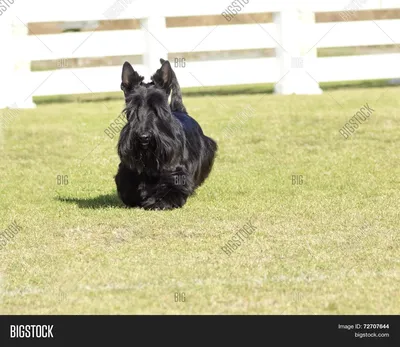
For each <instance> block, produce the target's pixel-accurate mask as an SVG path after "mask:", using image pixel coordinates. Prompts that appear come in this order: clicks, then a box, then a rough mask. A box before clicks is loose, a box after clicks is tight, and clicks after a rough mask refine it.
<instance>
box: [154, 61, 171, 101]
mask: <svg viewBox="0 0 400 347" xmlns="http://www.w3.org/2000/svg"><path fill="white" fill-rule="evenodd" d="M160 63H161V64H162V65H161V67H160V68H159V69H158V70H157V71H156V73H155V74H154V75H153V76H152V77H151V80H152V81H153V82H154V83H155V84H156V85H158V86H159V87H161V88H162V89H164V90H165V92H166V93H167V94H168V95H169V93H170V92H171V84H172V82H173V79H174V76H175V73H174V71H173V70H172V67H171V64H170V63H169V61H168V60H164V59H160Z"/></svg>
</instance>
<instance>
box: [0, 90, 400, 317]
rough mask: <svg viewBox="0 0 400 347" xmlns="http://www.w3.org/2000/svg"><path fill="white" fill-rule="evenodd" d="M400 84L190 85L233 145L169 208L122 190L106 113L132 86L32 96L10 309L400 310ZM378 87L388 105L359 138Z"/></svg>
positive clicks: (225, 145)
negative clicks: (114, 94) (108, 96)
mask: <svg viewBox="0 0 400 347" xmlns="http://www.w3.org/2000/svg"><path fill="white" fill-rule="evenodd" d="M399 95H400V88H399V87H392V88H387V89H384V88H370V89H360V88H359V89H357V88H353V89H338V90H328V91H327V92H325V93H324V94H323V95H321V96H276V95H269V94H261V93H260V94H258V93H257V92H254V91H253V92H252V93H251V94H247V95H243V94H236V95H216V96H212V95H203V96H187V97H186V98H185V99H184V101H185V104H186V106H187V108H188V110H189V112H190V114H191V115H192V116H194V117H195V118H196V119H197V120H198V121H199V122H200V124H201V125H202V127H203V129H204V131H205V133H206V134H207V135H209V136H211V137H213V138H214V139H216V140H217V142H218V144H219V153H218V157H217V159H216V162H215V166H214V170H213V172H212V174H211V176H210V177H209V179H208V180H207V181H206V182H205V184H204V185H203V186H202V187H201V188H200V189H198V191H197V194H196V196H194V197H192V198H190V199H189V201H188V203H187V204H186V205H185V206H184V208H182V209H179V210H174V211H167V212H163V211H157V212H156V211H144V210H138V209H126V208H123V206H122V205H121V203H120V202H119V200H118V198H117V197H116V192H115V184H114V181H113V176H114V175H115V173H116V170H117V165H118V157H117V153H116V142H117V139H116V138H114V139H110V138H108V137H107V136H106V135H105V133H104V129H105V128H106V127H107V126H108V125H109V124H110V122H112V121H113V120H114V119H115V118H116V117H117V116H118V115H119V112H120V111H121V109H122V106H123V105H122V95H121V99H120V100H105V101H95V102H80V103H78V102H76V103H65V102H64V103H59V104H49V103H44V104H41V105H39V106H38V108H37V109H35V110H26V111H19V113H18V114H17V115H15V117H14V120H13V122H12V124H9V126H8V127H7V128H6V129H5V130H4V131H3V136H2V138H1V141H2V142H1V145H0V146H1V147H0V148H1V152H0V153H1V154H0V156H1V157H0V194H1V199H0V231H1V232H3V231H5V230H6V229H7V228H8V227H9V225H10V224H11V223H12V222H13V221H16V223H17V224H18V225H19V226H20V227H21V230H20V231H19V232H18V233H16V235H15V236H14V238H13V239H12V240H10V241H9V242H7V244H6V245H3V246H2V247H0V248H2V249H1V250H0V294H1V296H0V304H1V305H0V307H1V313H3V314H46V313H47V314H133V313H135V314H150V313H162V314H165V313H169V314H209V313H222V314H234V313H236V314H242V313H256V314H260V313H263V314H378V313H379V314H398V313H399V312H400V298H399V284H400V281H399V280H400V272H399V271H400V253H399V241H400V237H399V224H400V223H399V220H400V219H399V201H400V189H399V188H400V178H399V177H400V167H399V160H400V155H399V150H398V146H399V141H400V132H399V128H400V119H399V116H398V114H399V109H400V97H399ZM366 103H368V104H369V106H370V107H371V108H373V109H374V110H375V111H374V112H373V113H372V115H371V116H370V117H369V120H367V121H366V122H364V123H363V124H361V125H360V126H359V128H358V129H357V130H356V132H355V133H354V134H353V135H352V136H350V137H349V138H348V139H347V140H345V139H344V138H343V137H342V136H341V135H340V133H339V129H340V128H341V127H342V126H343V125H344V124H345V123H346V122H347V121H348V120H349V119H350V118H351V117H352V116H353V115H354V113H356V112H357V111H358V110H359V109H360V108H361V107H363V105H364V104H366ZM246 105H251V107H252V109H253V110H254V111H252V112H251V113H250V117H248V118H246V120H244V121H242V122H236V128H235V129H234V130H233V132H231V133H228V132H226V127H227V126H228V125H229V124H233V123H234V122H235V119H236V116H237V114H238V113H239V112H240V111H241V110H243V109H244V108H245V107H246ZM227 134H228V135H227ZM226 135H227V136H226ZM293 175H301V176H302V178H301V179H299V180H296V179H295V180H293ZM58 176H63V177H65V176H67V178H68V179H67V180H64V181H63V180H59V181H57V177H58ZM296 177H300V176H296ZM58 183H65V184H58ZM67 183H68V184H67ZM293 183H295V184H293ZM300 183H302V184H300ZM248 223H251V224H252V225H253V226H254V228H255V231H254V232H253V234H252V235H251V236H250V237H249V238H248V239H247V240H245V241H244V242H243V244H242V245H241V246H240V247H239V248H238V249H237V250H236V251H234V252H233V253H232V254H231V255H230V256H228V255H227V254H225V253H224V252H223V251H222V250H221V247H222V246H224V245H225V243H226V242H227V241H228V240H229V239H230V238H231V237H232V236H233V235H234V234H235V233H236V232H237V231H238V230H239V229H241V228H242V227H243V226H245V225H246V224H248ZM0 245H1V244H0ZM175 293H180V294H181V295H179V299H181V300H183V293H184V297H185V301H184V302H183V301H182V302H175Z"/></svg>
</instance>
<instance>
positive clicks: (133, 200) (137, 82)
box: [115, 60, 217, 210]
mask: <svg viewBox="0 0 400 347" xmlns="http://www.w3.org/2000/svg"><path fill="white" fill-rule="evenodd" d="M160 61H161V63H162V66H161V68H160V69H159V70H157V72H156V73H155V74H154V75H153V76H152V78H151V80H152V82H150V83H143V79H144V78H143V77H142V76H140V75H139V74H138V73H137V72H136V71H135V70H134V69H133V68H132V66H131V65H130V64H129V63H128V62H125V64H124V66H123V70H122V83H121V89H122V90H123V91H124V94H125V103H126V108H125V110H124V112H125V114H126V117H127V124H126V125H125V126H124V128H123V129H122V130H121V134H120V138H119V141H118V155H119V157H120V161H121V163H120V164H119V168H118V172H117V175H116V176H115V183H116V185H117V191H118V195H119V197H120V198H121V200H122V201H123V203H124V204H125V205H127V206H129V207H143V208H145V209H161V210H165V209H173V208H177V207H182V206H183V205H184V204H185V203H186V200H187V198H188V197H189V196H190V195H191V194H193V192H194V191H195V189H196V188H197V187H199V186H200V185H201V184H202V183H203V182H204V180H205V179H206V178H207V176H208V175H209V173H210V171H211V169H212V166H213V162H214V158H215V155H216V152H217V144H216V142H215V141H214V140H212V139H211V138H209V137H207V136H205V135H204V134H203V131H202V129H201V127H200V125H199V124H198V123H197V122H196V121H195V120H194V119H193V118H191V117H190V116H189V115H188V114H187V113H186V109H185V107H184V105H183V103H182V94H181V90H180V87H179V83H178V81H177V79H176V76H175V73H174V71H173V70H172V68H171V65H170V63H169V62H168V61H164V60H160ZM170 94H171V103H170V105H168V97H169V95H170Z"/></svg>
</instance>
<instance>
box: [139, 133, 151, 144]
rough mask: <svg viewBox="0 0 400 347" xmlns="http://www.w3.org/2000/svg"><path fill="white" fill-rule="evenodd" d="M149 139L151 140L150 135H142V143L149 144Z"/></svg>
mask: <svg viewBox="0 0 400 347" xmlns="http://www.w3.org/2000/svg"><path fill="white" fill-rule="evenodd" d="M149 139H150V135H149V134H143V135H140V142H149Z"/></svg>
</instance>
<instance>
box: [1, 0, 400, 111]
mask: <svg viewBox="0 0 400 347" xmlns="http://www.w3.org/2000/svg"><path fill="white" fill-rule="evenodd" d="M4 1H5V2H8V3H9V4H8V7H7V9H6V11H3V12H2V13H1V15H0V33H1V35H0V45H1V46H0V108H4V107H11V108H12V107H18V108H24V107H34V104H33V102H32V97H33V96H43V95H63V94H81V93H91V92H93V93H97V92H112V91H119V90H120V89H119V86H120V76H121V67H120V66H109V67H95V68H73V69H70V68H66V66H65V64H64V63H63V62H65V61H68V59H70V58H84V57H93V58H94V57H104V56H122V55H142V56H143V64H142V65H135V69H137V70H138V71H139V72H140V73H141V74H142V75H144V76H146V78H148V77H150V75H151V74H152V73H154V72H155V70H156V69H157V68H158V67H159V66H160V64H159V59H160V58H165V59H166V58H167V55H168V53H170V56H171V55H172V56H175V57H180V56H181V54H182V53H185V52H213V51H214V52H218V51H228V50H248V49H263V48H275V50H276V57H273V58H251V59H250V58H248V59H246V58H244V59H226V60H208V61H196V62H195V61H193V62H192V61H186V66H185V67H184V68H177V69H175V71H176V73H177V76H178V79H179V81H180V84H181V86H182V87H194V86H199V87H200V86H219V85H234V84H253V83H275V92H276V93H280V94H291V93H296V94H316V93H321V89H320V88H319V84H318V82H325V81H346V80H364V79H380V78H395V77H400V54H397V53H395V54H373V55H364V56H341V57H326V58H317V56H316V49H317V48H321V47H351V46H367V45H395V44H398V43H399V42H400V20H398V19H395V20H376V21H351V19H352V11H355V10H368V9H393V8H400V0H354V1H352V2H351V0H286V1H285V0H279V1H278V0H274V1H266V0H237V1H236V2H235V4H234V5H235V6H236V9H238V8H239V9H240V13H265V12H272V13H273V18H274V21H273V23H256V22H254V24H240V25H218V26H200V27H185V28H167V27H166V18H167V17H180V16H200V15H221V13H222V12H224V11H226V9H227V8H228V6H230V5H232V2H233V0H202V1H200V2H194V1H190V0H69V1H61V0H36V1H32V0H4ZM4 1H3V2H4ZM11 2H13V3H11ZM246 2H247V4H246ZM0 5H1V2H0ZM113 9H114V10H113ZM115 9H117V10H116V11H115ZM230 9H232V7H231V8H230ZM0 11H1V7H0ZM325 11H338V12H339V13H340V15H341V17H342V18H343V21H342V22H338V23H315V12H325ZM112 19H139V20H140V23H141V29H140V30H115V31H96V30H95V31H93V32H76V33H62V34H57V35H34V34H32V33H31V35H28V28H27V25H28V23H35V22H54V21H66V22H68V21H74V22H75V21H92V20H112ZM227 24H228V22H227ZM36 60H54V61H58V64H59V66H55V67H54V68H55V70H53V71H38V72H31V71H30V63H31V61H36Z"/></svg>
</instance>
